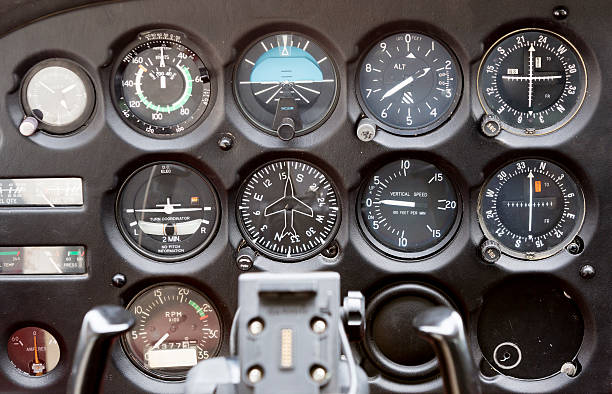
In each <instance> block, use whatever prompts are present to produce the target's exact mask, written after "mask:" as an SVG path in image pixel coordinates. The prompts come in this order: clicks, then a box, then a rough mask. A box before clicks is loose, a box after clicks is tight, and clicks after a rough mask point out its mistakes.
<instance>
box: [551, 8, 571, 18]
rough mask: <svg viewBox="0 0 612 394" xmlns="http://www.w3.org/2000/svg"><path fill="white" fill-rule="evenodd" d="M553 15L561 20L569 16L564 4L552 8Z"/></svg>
mask: <svg viewBox="0 0 612 394" xmlns="http://www.w3.org/2000/svg"><path fill="white" fill-rule="evenodd" d="M553 16H554V17H555V18H557V19H559V20H563V19H565V18H567V17H568V16H569V10H568V9H567V7H565V6H562V5H560V6H558V7H555V9H553Z"/></svg>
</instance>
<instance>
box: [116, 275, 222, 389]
mask: <svg viewBox="0 0 612 394" xmlns="http://www.w3.org/2000/svg"><path fill="white" fill-rule="evenodd" d="M127 310H128V311H130V312H132V314H133V315H134V316H135V317H136V324H135V325H134V328H133V329H132V330H130V331H128V332H126V333H125V334H124V335H123V336H122V338H121V343H122V345H123V349H124V350H125V352H126V354H127V355H128V357H129V358H130V360H131V361H132V362H133V363H134V364H135V365H136V366H137V367H138V368H140V369H142V370H143V371H144V372H146V373H148V374H150V375H152V376H154V377H157V378H160V379H165V380H180V379H183V378H185V376H186V375H187V372H188V371H189V369H191V368H192V367H193V366H194V365H196V364H197V363H198V362H200V361H203V360H207V359H209V358H211V357H214V356H216V355H217V353H218V352H219V348H220V346H221V339H222V335H223V333H222V326H221V320H220V317H219V313H218V312H217V309H216V307H215V306H214V305H213V303H212V302H211V301H210V300H209V299H208V297H207V296H205V295H204V294H202V293H200V292H198V291H197V290H195V289H193V288H191V287H189V286H186V285H183V284H179V283H164V284H159V285H156V286H153V287H150V288H148V289H145V290H144V291H142V292H141V293H140V294H138V295H137V296H136V297H135V298H134V299H133V300H132V301H131V302H130V303H129V304H128V306H127Z"/></svg>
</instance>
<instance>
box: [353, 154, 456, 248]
mask: <svg viewBox="0 0 612 394" xmlns="http://www.w3.org/2000/svg"><path fill="white" fill-rule="evenodd" d="M359 204H360V206H359V210H360V213H361V215H359V223H360V224H361V226H362V227H363V228H364V229H365V232H364V234H365V235H366V237H367V238H368V240H369V241H370V242H372V243H373V244H374V246H376V247H377V248H378V249H379V250H381V251H383V252H385V253H387V254H389V255H391V256H394V257H398V258H418V257H423V256H427V255H428V254H431V253H434V252H435V251H437V250H439V249H440V248H442V247H443V246H444V245H445V244H446V243H447V242H448V241H449V240H450V238H452V236H453V235H454V232H455V230H456V229H457V227H458V225H459V219H460V218H461V200H460V198H459V194H458V193H457V191H456V189H455V187H454V185H453V183H452V182H451V181H450V180H449V179H448V178H447V177H446V175H444V173H443V172H442V171H440V170H439V169H438V168H437V167H436V166H435V165H433V164H430V163H427V162H424V161H421V160H408V159H403V160H397V161H394V162H391V163H389V164H387V165H385V166H383V167H382V168H380V169H379V170H378V171H376V172H375V173H374V175H373V176H372V177H371V178H370V179H369V180H368V181H367V183H366V184H365V185H364V186H363V188H362V192H361V198H360V202H359Z"/></svg>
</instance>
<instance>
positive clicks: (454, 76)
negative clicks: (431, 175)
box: [358, 32, 463, 136]
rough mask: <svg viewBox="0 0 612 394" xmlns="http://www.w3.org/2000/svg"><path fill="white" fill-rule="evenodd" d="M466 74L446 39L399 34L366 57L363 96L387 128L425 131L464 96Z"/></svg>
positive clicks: (413, 132) (361, 86)
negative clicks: (463, 80) (445, 43)
mask: <svg viewBox="0 0 612 394" xmlns="http://www.w3.org/2000/svg"><path fill="white" fill-rule="evenodd" d="M462 79H463V77H462V75H461V68H460V66H459V63H458V62H457V59H456V58H455V55H453V54H452V52H450V50H449V49H448V48H447V47H446V46H445V45H444V44H443V43H441V42H440V41H438V40H436V39H434V38H432V37H430V36H427V35H425V34H421V33H414V32H410V33H398V34H395V35H392V36H389V37H386V38H385V39H383V40H382V41H380V42H378V43H377V44H376V45H374V47H372V49H370V51H369V52H368V53H367V54H366V56H365V57H364V58H363V60H362V62H361V66H360V69H359V75H358V82H359V95H358V97H359V99H360V102H361V103H362V106H363V109H364V112H366V114H368V116H370V117H371V118H373V119H375V120H376V122H377V124H378V125H379V126H380V127H381V128H383V129H385V130H387V131H389V132H392V133H394V134H398V135H402V136H410V135H419V134H423V133H426V132H428V131H431V130H433V129H434V128H436V127H438V126H439V125H440V124H441V123H443V122H444V121H445V120H447V119H448V117H449V116H450V115H451V113H452V111H453V110H454V109H455V106H456V105H457V102H458V101H459V97H460V96H461V86H462Z"/></svg>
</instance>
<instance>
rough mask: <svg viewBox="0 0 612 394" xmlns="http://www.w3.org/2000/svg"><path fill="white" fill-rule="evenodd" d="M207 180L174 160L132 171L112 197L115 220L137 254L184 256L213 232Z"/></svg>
mask: <svg viewBox="0 0 612 394" xmlns="http://www.w3.org/2000/svg"><path fill="white" fill-rule="evenodd" d="M219 211H220V208H219V200H218V198H217V193H216V192H215V190H214V189H213V186H212V184H211V183H210V182H209V181H208V180H207V179H206V178H204V177H203V176H202V175H200V174H198V173H197V172H196V171H195V170H193V169H191V168H189V167H186V166H184V165H181V164H178V163H156V164H151V165H149V166H146V167H144V168H141V169H139V170H138V171H136V172H135V173H134V174H132V176H130V178H128V180H127V181H126V182H125V184H124V185H123V187H122V188H121V191H120V193H119V199H118V200H117V209H116V214H117V222H118V223H119V228H120V229H121V232H122V233H123V235H124V237H125V239H126V240H127V241H128V242H129V243H130V244H131V245H132V246H133V247H135V248H136V249H137V250H138V251H139V252H141V253H142V254H144V255H146V256H149V257H151V258H154V259H157V260H162V261H176V260H181V259H185V258H187V257H190V256H192V255H194V254H195V253H197V252H198V251H200V250H202V249H203V248H204V247H206V245H208V244H209V243H210V241H211V240H212V237H213V236H214V235H215V231H216V229H217V224H218V222H219V215H220V212H219Z"/></svg>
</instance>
